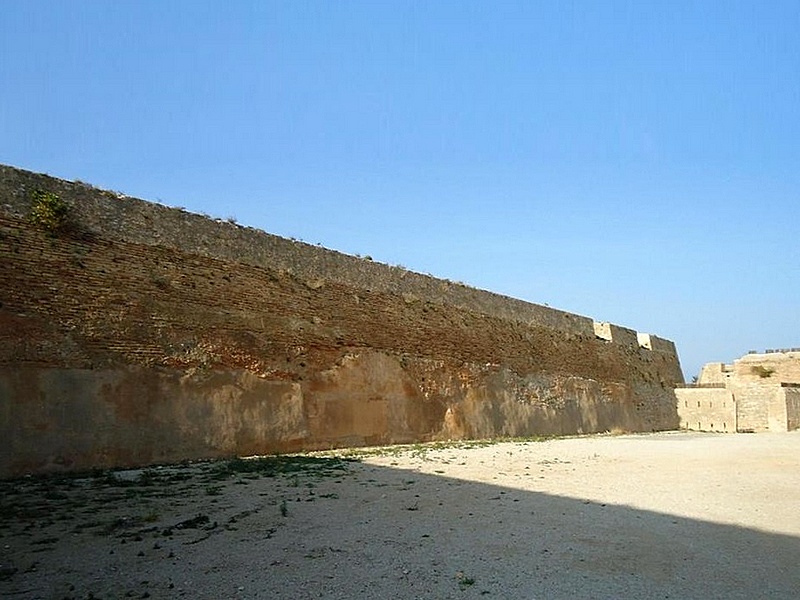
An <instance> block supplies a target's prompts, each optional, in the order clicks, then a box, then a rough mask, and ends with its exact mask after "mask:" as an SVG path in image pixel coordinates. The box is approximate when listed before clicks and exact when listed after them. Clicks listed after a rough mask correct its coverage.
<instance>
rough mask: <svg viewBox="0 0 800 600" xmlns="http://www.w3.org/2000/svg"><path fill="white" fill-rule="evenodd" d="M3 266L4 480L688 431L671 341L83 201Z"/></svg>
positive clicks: (16, 239)
mask: <svg viewBox="0 0 800 600" xmlns="http://www.w3.org/2000/svg"><path fill="white" fill-rule="evenodd" d="M39 189H40V190H46V191H49V192H53V193H56V194H58V195H59V197H60V198H62V199H64V200H65V201H66V202H68V204H69V206H70V207H71V220H72V223H71V227H70V228H69V229H68V230H67V231H65V232H63V233H59V234H58V235H49V234H48V233H46V232H43V231H41V230H39V229H37V228H36V227H34V226H32V225H31V224H30V223H29V222H28V220H27V216H28V214H29V212H30V203H31V192H33V191H34V190H39ZM0 261H2V264H3V267H4V268H3V269H1V270H0V416H2V420H0V438H2V439H3V440H4V444H3V445H2V447H0V476H8V475H14V474H20V473H30V472H42V471H48V470H62V469H85V468H92V467H96V466H105V467H108V466H123V465H124V466H132V465H143V464H151V463H154V462H169V461H174V460H182V459H196V458H209V457H216V456H232V455H241V454H253V453H271V452H289V451H297V450H309V449H320V448H333V447H342V446H358V445H376V444H389V443H399V442H412V441H425V440H435V439H463V438H486V437H497V436H527V435H539V434H545V435H551V434H570V433H580V432H583V433H588V432H595V431H605V430H610V429H626V430H631V431H650V430H658V429H674V428H676V427H677V426H678V416H677V412H676V408H675V395H674V392H673V387H674V385H675V384H676V383H681V382H682V381H683V378H682V374H681V371H680V365H679V363H678V358H677V354H676V353H675V352H674V346H672V344H671V342H668V341H666V340H663V341H659V340H658V338H655V337H654V336H649V337H648V341H649V342H650V343H651V345H652V347H653V348H652V349H650V348H648V347H646V346H645V345H643V344H642V343H641V341H640V339H639V337H638V336H637V335H636V334H635V332H632V331H631V330H626V329H625V328H619V327H616V326H614V327H611V328H609V331H610V333H611V335H610V338H611V339H606V338H598V337H597V336H596V335H595V327H594V323H593V322H592V320H591V319H587V318H586V317H580V316H576V315H571V314H569V313H564V312H561V311H557V310H554V309H550V308H548V307H542V306H538V305H531V304H528V303H525V302H521V301H519V300H514V299H510V298H504V297H502V296H499V295H497V294H492V293H490V292H483V291H480V290H474V289H471V288H468V287H466V286H461V285H457V284H453V283H450V282H447V281H441V280H437V279H434V278H432V277H428V276H424V275H418V274H414V273H410V272H408V271H405V270H402V269H399V268H395V267H388V266H386V265H380V264H377V263H373V262H370V261H367V260H360V259H357V258H355V257H349V256H346V255H343V254H340V253H337V252H332V251H329V250H324V249H321V248H317V247H314V246H309V245H307V244H301V243H296V242H291V241H289V240H283V239H281V238H277V237H275V236H270V235H268V234H264V233H262V232H258V231H256V230H253V229H248V228H243V227H239V226H237V225H233V224H229V223H224V222H216V221H213V220H210V219H206V218H203V217H201V216H197V215H190V214H188V213H185V212H182V211H180V210H177V209H168V208H165V207H162V206H158V205H153V204H149V203H146V202H143V201H140V200H134V199H130V198H118V197H117V196H116V195H115V194H113V193H110V192H105V191H102V190H97V189H95V188H92V187H89V186H86V185H83V184H76V183H69V182H64V181H61V180H57V179H53V178H49V177H46V176H42V175H35V174H32V173H28V172H24V171H19V170H16V169H12V168H9V167H3V168H0Z"/></svg>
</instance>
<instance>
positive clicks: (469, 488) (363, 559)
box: [0, 432, 800, 600]
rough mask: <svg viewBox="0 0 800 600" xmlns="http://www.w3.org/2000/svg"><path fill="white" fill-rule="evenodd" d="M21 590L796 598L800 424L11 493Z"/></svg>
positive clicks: (59, 481) (272, 465) (6, 506)
mask: <svg viewBox="0 0 800 600" xmlns="http://www.w3.org/2000/svg"><path fill="white" fill-rule="evenodd" d="M0 494H1V495H0V548H2V553H0V596H2V597H8V598H55V599H59V600H61V599H64V598H81V599H87V598H181V597H183V598H208V599H217V598H236V599H248V598H249V599H252V598H270V599H271V598H286V599H290V598H291V599H292V600H295V599H307V598H364V599H367V598H369V599H373V598H400V599H406V598H409V599H410V598H426V599H427V598H443V599H459V600H460V599H463V600H468V599H473V598H502V599H526V600H531V599H545V598H642V599H644V598H648V599H649V598H681V599H682V598H703V599H707V598H798V597H800V432H797V433H789V434H750V435H748V434H740V435H715V434H699V433H678V432H673V433H661V434H651V435H623V436H590V437H580V438H568V439H554V440H548V441H542V442H534V441H524V442H503V443H492V444H484V443H460V444H451V445H447V444H440V445H420V446H411V447H403V448H391V449H380V450H375V451H371V452H369V453H364V454H360V453H357V452H352V453H339V454H335V455H334V454H330V455H304V456H299V457H279V458H264V459H256V460H248V461H242V460H235V461H224V462H214V463H202V464H192V465H181V466H172V467H159V468H152V469H146V470H137V471H116V472H103V473H95V474H92V475H85V474H84V475H83V476H80V477H60V478H52V477H51V478H26V479H20V480H14V481H8V482H0Z"/></svg>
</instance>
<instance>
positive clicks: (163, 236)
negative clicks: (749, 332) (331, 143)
mask: <svg viewBox="0 0 800 600" xmlns="http://www.w3.org/2000/svg"><path fill="white" fill-rule="evenodd" d="M35 189H42V190H44V191H50V192H54V193H57V194H59V195H61V196H62V197H63V199H64V201H65V202H67V203H68V204H69V205H70V206H71V207H73V209H74V210H75V212H76V217H77V218H78V219H79V220H80V223H81V226H83V227H86V228H87V229H88V230H89V231H91V232H92V233H94V234H98V235H102V236H104V237H110V238H112V239H113V238H117V239H120V240H122V241H125V242H132V243H139V244H144V245H158V246H166V247H172V248H175V249H178V250H181V251H184V252H187V253H193V254H199V255H203V256H207V257H209V258H215V259H220V260H226V261H231V262H242V263H245V264H250V265H253V266H260V267H266V268H272V269H278V270H285V271H287V272H289V273H291V274H292V275H295V276H298V277H300V278H306V279H315V278H318V279H325V278H329V279H331V280H335V281H338V282H341V283H345V284H348V285H352V286H353V287H356V288H360V289H366V290H371V291H384V292H391V293H397V294H404V295H405V296H406V297H418V299H419V300H425V301H433V302H439V303H447V304H451V305H455V306H458V307H461V308H464V309H467V310H472V311H475V312H479V313H483V314H486V315H488V316H496V317H500V318H504V319H510V320H514V321H518V322H522V323H527V324H530V325H539V326H544V327H548V328H550V329H554V330H558V331H563V332H565V333H568V334H572V335H580V336H586V337H595V335H596V333H597V331H598V323H600V324H601V329H602V328H605V329H607V330H608V331H609V335H608V336H607V338H608V339H606V337H603V336H598V337H603V339H606V341H609V342H612V343H622V344H624V345H636V346H639V347H640V348H642V349H646V350H654V351H664V352H668V353H675V347H674V344H673V342H671V341H669V340H667V339H664V338H659V337H658V336H655V335H651V334H643V333H637V332H636V331H634V330H632V329H628V328H625V327H621V326H619V325H614V324H612V323H606V322H598V321H594V320H593V319H591V318H590V317H585V316H582V315H578V314H574V313H569V312H567V311H563V310H560V309H556V308H551V307H549V306H545V305H541V304H536V303H532V302H528V301H525V300H520V299H517V298H513V297H510V296H504V295H502V294H498V293H496V292H492V291H489V290H483V289H479V288H475V287H471V286H467V285H465V284H463V283H460V282H453V281H450V280H447V279H440V278H437V277H434V276H432V275H426V274H422V273H418V272H415V271H412V270H408V269H405V268H403V267H398V266H391V265H388V264H384V263H380V262H377V261H372V260H369V259H365V258H360V257H356V256H352V255H349V254H346V253H344V252H340V251H338V250H332V249H329V248H324V247H321V246H315V245H313V244H310V243H308V242H303V241H297V240H290V239H287V238H283V237H280V236H277V235H275V234H271V233H268V232H265V231H263V230H260V229H257V228H254V227H249V226H245V225H241V224H238V223H235V222H231V221H227V220H223V219H218V218H217V219H215V218H212V217H210V216H207V215H202V214H197V213H192V212H190V211H187V210H186V209H183V208H176V207H170V206H167V205H164V204H160V203H157V202H151V201H147V200H142V199H139V198H135V197H133V196H128V195H125V194H119V193H116V192H112V191H108V190H103V189H101V188H97V187H94V186H92V185H90V184H87V183H84V182H82V181H69V180H66V179H62V178H59V177H54V176H52V175H47V174H42V173H36V172H33V171H28V170H25V169H21V168H18V167H14V166H10V165H2V164H0V210H2V212H4V213H6V214H7V215H9V216H13V217H16V218H26V216H27V214H28V213H29V211H30V206H31V201H32V200H31V197H30V196H31V192H33V191H34V190H35Z"/></svg>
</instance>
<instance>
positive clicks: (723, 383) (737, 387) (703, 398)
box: [675, 348, 800, 432]
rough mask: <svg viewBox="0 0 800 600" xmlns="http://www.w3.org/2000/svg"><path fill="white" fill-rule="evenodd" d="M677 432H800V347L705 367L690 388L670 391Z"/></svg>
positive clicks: (710, 364) (752, 355)
mask: <svg viewBox="0 0 800 600" xmlns="http://www.w3.org/2000/svg"><path fill="white" fill-rule="evenodd" d="M675 393H676V396H677V401H678V414H679V416H680V421H681V427H683V428H685V429H695V430H699V431H721V432H737V431H740V432H742V431H746V432H750V431H752V432H756V431H792V430H795V429H798V428H800V348H787V349H783V350H767V351H766V352H764V353H758V352H750V353H748V354H746V355H745V356H743V357H742V358H740V359H738V360H735V361H734V362H733V363H732V364H725V363H720V362H717V363H708V364H706V365H705V366H704V367H703V368H702V369H701V371H700V375H699V376H698V379H697V382H696V383H695V384H694V385H691V386H686V387H681V388H678V389H676V390H675Z"/></svg>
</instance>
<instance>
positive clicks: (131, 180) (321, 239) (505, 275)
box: [0, 0, 800, 378]
mask: <svg viewBox="0 0 800 600" xmlns="http://www.w3.org/2000/svg"><path fill="white" fill-rule="evenodd" d="M0 27H2V35H0V83H2V85H0V162H1V163H5V164H11V165H14V166H18V167H22V168H26V169H30V170H33V171H41V172H47V173H50V174H52V175H56V176H59V177H63V178H65V179H80V180H82V181H86V182H89V183H92V184H94V185H97V186H100V187H105V188H110V189H113V190H118V191H121V192H124V193H126V194H129V195H132V196H137V197H141V198H145V199H148V200H154V201H160V202H162V203H164V204H168V205H172V206H183V207H186V208H187V209H189V210H192V211H195V212H204V213H208V214H210V215H213V216H217V217H223V218H225V217H230V216H233V217H235V218H236V219H237V220H238V221H239V222H240V223H243V224H246V225H251V226H254V227H258V228H261V229H264V230H266V231H269V232H271V233H275V234H278V235H282V236H285V237H295V238H298V239H302V240H305V241H308V242H311V243H315V244H316V243H321V244H322V245H323V246H326V247H328V248H333V249H336V250H340V251H343V252H347V253H350V254H361V255H370V256H372V257H373V258H374V259H375V260H378V261H382V262H386V263H390V264H402V265H404V266H406V267H408V268H410V269H412V270H415V271H420V272H427V273H431V274H433V275H435V276H438V277H442V278H448V279H452V280H457V281H463V282H465V283H468V284H470V285H473V286H476V287H480V288H484V289H489V290H492V291H496V292H499V293H502V294H507V295H510V296H514V297H517V298H521V299H524V300H529V301H532V302H537V303H546V304H549V305H550V306H553V307H557V308H561V309H564V310H569V311H572V312H576V313H579V314H583V315H586V316H590V317H593V318H595V319H597V320H603V321H612V322H614V323H617V324H620V325H623V326H626V327H631V328H633V329H637V330H639V331H645V332H650V333H655V334H657V335H660V336H662V337H667V338H669V339H672V340H674V341H675V342H676V344H677V345H678V350H679V353H680V356H681V360H682V364H683V367H684V372H685V374H686V376H687V378H691V376H692V375H694V374H696V373H697V371H698V370H699V368H700V366H701V365H702V364H703V363H705V362H709V361H730V360H733V359H734V358H737V357H738V356H740V355H742V354H744V353H746V352H747V351H748V350H750V349H754V350H763V349H765V348H774V347H789V346H798V347H800V310H798V308H800V250H799V248H800V244H798V226H799V225H800V219H798V217H800V35H799V34H798V31H800V2H798V1H796V0H793V1H789V2H781V1H779V0H774V1H769V2H763V1H759V2H736V1H733V0H731V1H724V2H723V1H720V2H702V1H697V2H679V1H664V2H640V1H633V2H604V1H594V2H591V1H586V2H567V1H561V2H534V1H529V2H502V1H495V2H465V1H459V2H455V1H453V2H301V1H298V0H295V1H291V2H266V1H263V2H262V1H258V2H255V1H253V2H242V1H230V2H199V1H198V2H170V1H140V2H131V1H125V0H118V1H107V2H78V1H75V2H66V1H57V2H41V1H36V0H24V1H15V0H4V2H3V4H2V11H0Z"/></svg>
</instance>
